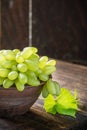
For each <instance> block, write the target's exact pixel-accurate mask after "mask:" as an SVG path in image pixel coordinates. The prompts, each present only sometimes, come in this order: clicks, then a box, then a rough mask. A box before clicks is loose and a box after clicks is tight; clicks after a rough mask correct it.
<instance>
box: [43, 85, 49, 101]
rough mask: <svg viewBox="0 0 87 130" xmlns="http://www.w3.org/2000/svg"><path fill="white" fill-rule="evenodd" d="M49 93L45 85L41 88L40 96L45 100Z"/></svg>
mask: <svg viewBox="0 0 87 130" xmlns="http://www.w3.org/2000/svg"><path fill="white" fill-rule="evenodd" d="M48 94H49V92H48V89H47V86H46V84H45V85H44V86H43V89H42V96H43V97H44V98H46V97H47V96H48Z"/></svg>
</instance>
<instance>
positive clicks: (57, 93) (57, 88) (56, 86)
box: [53, 81, 60, 96]
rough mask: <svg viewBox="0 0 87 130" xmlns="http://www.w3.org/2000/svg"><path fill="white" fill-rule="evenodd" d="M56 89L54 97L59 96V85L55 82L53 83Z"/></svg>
mask: <svg viewBox="0 0 87 130" xmlns="http://www.w3.org/2000/svg"><path fill="white" fill-rule="evenodd" d="M53 82H54V85H55V89H56V96H58V95H59V94H60V85H59V83H57V82H56V81H53Z"/></svg>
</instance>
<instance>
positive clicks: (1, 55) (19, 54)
mask: <svg viewBox="0 0 87 130" xmlns="http://www.w3.org/2000/svg"><path fill="white" fill-rule="evenodd" d="M37 52H38V49H37V48H35V47H25V48H24V49H23V50H22V51H21V50H19V49H14V50H0V86H2V87H4V88H10V87H12V86H13V84H15V86H16V88H17V90H18V91H23V90H24V88H25V84H28V85H29V86H39V85H40V83H41V82H47V81H48V80H49V81H48V83H47V84H48V90H47V91H46V90H43V96H44V97H45V96H47V95H48V94H46V93H48V91H49V92H50V89H49V86H50V84H51V86H53V87H54V85H52V84H53V81H52V79H51V78H50V75H51V74H52V73H53V72H54V71H55V70H56V67H55V65H56V61H55V60H49V59H48V57H47V56H42V57H41V56H39V55H38V54H37ZM47 84H46V85H47ZM55 84H56V83H55ZM46 85H45V86H46ZM55 86H56V85H55ZM45 89H46V87H45ZM45 91H46V92H45ZM55 92H56V91H55ZM55 92H54V93H55ZM50 93H53V89H52V91H51V92H50Z"/></svg>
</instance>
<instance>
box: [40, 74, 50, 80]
mask: <svg viewBox="0 0 87 130" xmlns="http://www.w3.org/2000/svg"><path fill="white" fill-rule="evenodd" d="M48 78H49V76H48V75H46V74H44V73H41V74H39V79H40V80H41V81H47V80H48Z"/></svg>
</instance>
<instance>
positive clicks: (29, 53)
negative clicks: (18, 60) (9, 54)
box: [21, 47, 33, 59]
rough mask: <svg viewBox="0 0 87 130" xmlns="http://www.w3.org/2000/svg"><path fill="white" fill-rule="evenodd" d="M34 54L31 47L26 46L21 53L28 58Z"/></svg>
mask: <svg viewBox="0 0 87 130" xmlns="http://www.w3.org/2000/svg"><path fill="white" fill-rule="evenodd" d="M32 54H33V51H32V50H31V49H30V47H25V48H24V49H23V51H22V52H21V55H22V56H23V58H24V59H28V58H29V57H30V56H31V55H32Z"/></svg>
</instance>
